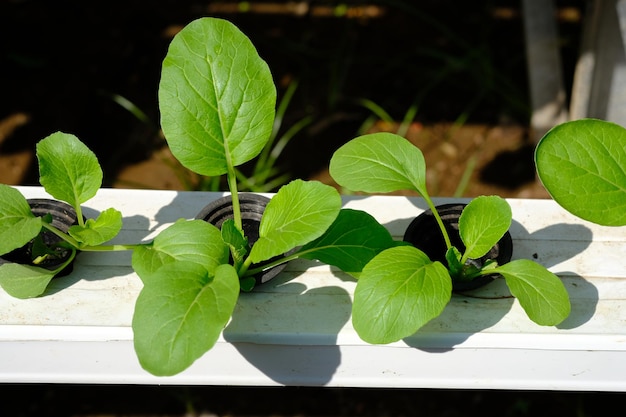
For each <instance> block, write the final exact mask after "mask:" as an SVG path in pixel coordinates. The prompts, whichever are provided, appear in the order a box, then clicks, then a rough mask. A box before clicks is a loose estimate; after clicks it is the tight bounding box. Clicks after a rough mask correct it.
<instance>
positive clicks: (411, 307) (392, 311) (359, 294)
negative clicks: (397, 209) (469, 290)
mask: <svg viewBox="0 0 626 417" xmlns="http://www.w3.org/2000/svg"><path fill="white" fill-rule="evenodd" d="M451 295H452V281H451V280H450V276H449V275H448V271H447V270H446V268H445V267H444V266H443V265H442V264H441V263H439V262H431V261H430V259H428V256H426V254H424V253H423V252H421V251H420V250H418V249H416V248H414V247H412V246H399V247H395V248H391V249H387V250H385V251H383V252H381V253H380V254H379V255H377V256H376V257H375V258H374V259H372V260H371V261H370V263H368V264H367V266H366V267H365V268H364V269H363V272H362V273H361V276H360V277H359V280H358V282H357V286H356V290H355V292H354V304H353V306H352V324H353V325H354V329H355V330H356V331H357V333H358V334H359V336H360V337H361V338H362V339H363V340H364V341H366V342H368V343H391V342H395V341H398V340H400V339H402V338H404V337H407V336H410V335H412V334H413V333H415V332H416V331H417V330H418V329H419V328H420V327H422V326H423V325H425V324H426V323H428V322H429V321H430V320H431V319H433V318H435V317H437V316H438V315H440V314H441V313H442V312H443V309H444V308H445V306H446V305H447V304H448V302H449V301H450V297H451Z"/></svg>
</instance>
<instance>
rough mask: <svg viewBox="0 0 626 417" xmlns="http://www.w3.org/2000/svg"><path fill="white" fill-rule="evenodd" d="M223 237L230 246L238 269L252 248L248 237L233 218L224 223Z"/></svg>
mask: <svg viewBox="0 0 626 417" xmlns="http://www.w3.org/2000/svg"><path fill="white" fill-rule="evenodd" d="M222 239H223V240H224V243H226V244H227V245H228V247H229V248H230V254H231V255H232V257H233V260H234V263H235V269H237V270H238V269H239V266H240V265H241V264H242V263H243V261H244V259H245V257H246V255H247V254H248V251H249V250H250V246H249V245H248V238H247V237H245V236H244V235H243V233H242V232H241V230H239V229H237V226H235V221H234V220H233V219H228V220H226V221H225V222H224V223H222Z"/></svg>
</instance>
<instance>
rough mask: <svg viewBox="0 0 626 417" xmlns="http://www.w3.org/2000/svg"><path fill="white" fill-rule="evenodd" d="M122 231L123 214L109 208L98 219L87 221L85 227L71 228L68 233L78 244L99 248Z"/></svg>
mask: <svg viewBox="0 0 626 417" xmlns="http://www.w3.org/2000/svg"><path fill="white" fill-rule="evenodd" d="M121 229H122V213H120V212H119V211H117V210H116V209H114V208H109V209H106V210H104V211H103V212H102V213H100V215H99V216H98V218H97V219H87V221H86V222H85V225H84V226H79V225H74V226H71V227H70V228H69V230H68V233H69V234H70V235H71V236H72V237H73V238H74V239H76V240H77V241H78V242H81V243H84V244H85V245H89V246H97V245H101V244H103V243H104V242H107V241H109V240H111V239H113V238H114V237H115V236H117V234H118V233H119V232H120V230H121Z"/></svg>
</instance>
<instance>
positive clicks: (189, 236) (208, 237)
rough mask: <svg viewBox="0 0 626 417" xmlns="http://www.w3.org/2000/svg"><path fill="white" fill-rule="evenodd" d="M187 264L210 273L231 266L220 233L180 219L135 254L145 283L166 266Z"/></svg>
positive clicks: (200, 222)
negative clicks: (199, 267) (177, 262)
mask: <svg viewBox="0 0 626 417" xmlns="http://www.w3.org/2000/svg"><path fill="white" fill-rule="evenodd" d="M175 261H188V262H191V263H197V264H199V265H202V266H203V267H204V268H205V269H206V270H207V271H209V273H210V274H212V273H213V271H214V270H215V268H217V266H218V265H221V264H225V263H228V246H226V244H225V243H224V241H223V240H222V235H221V233H220V231H219V230H218V229H217V228H216V227H215V226H213V225H211V224H209V223H207V222H205V221H203V220H188V221H187V220H180V221H178V222H176V223H174V224H173V225H171V226H170V227H168V228H167V229H165V230H163V231H162V232H161V233H159V234H158V235H157V237H156V238H155V239H154V241H153V242H152V243H151V244H147V245H143V246H139V247H137V248H135V250H134V251H133V257H132V266H133V269H134V270H135V272H137V275H139V277H140V278H141V279H142V281H144V283H145V282H146V281H147V280H148V279H149V277H150V276H151V275H152V274H154V273H155V272H156V271H158V270H159V269H160V268H161V267H163V266H164V265H166V264H169V263H172V262H175Z"/></svg>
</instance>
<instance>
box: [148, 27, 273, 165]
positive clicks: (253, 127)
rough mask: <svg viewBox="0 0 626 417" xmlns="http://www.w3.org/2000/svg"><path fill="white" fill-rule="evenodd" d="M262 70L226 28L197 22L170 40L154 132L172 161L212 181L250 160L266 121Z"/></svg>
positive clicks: (244, 41) (267, 82)
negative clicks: (157, 131) (159, 134)
mask: <svg viewBox="0 0 626 417" xmlns="http://www.w3.org/2000/svg"><path fill="white" fill-rule="evenodd" d="M275 104H276V88H275V87H274V82H273V79H272V74H271V72H270V70H269V67H268V66H267V64H266V63H265V61H263V60H262V59H261V58H260V57H259V55H258V53H257V51H256V49H255V48H254V46H253V45H252V42H250V39H248V37H247V36H246V35H244V34H243V33H242V32H241V31H240V30H239V29H237V28H236V27H235V26H234V25H233V24H232V23H230V22H228V21H226V20H221V19H215V18H201V19H197V20H195V21H193V22H191V23H189V24H188V25H187V26H185V28H184V29H183V30H182V31H180V32H179V33H178V34H177V35H176V36H175V37H174V39H173V40H172V42H171V43H170V46H169V50H168V52H167V56H166V57H165V60H164V61H163V68H162V73H161V81H160V84H159V108H160V109H161V126H162V128H163V133H164V135H165V138H166V139H167V143H168V145H169V147H170V149H171V151H172V153H173V154H174V156H175V157H176V158H177V159H178V160H179V161H180V162H181V163H182V164H183V165H184V166H185V167H187V168H189V169H190V170H192V171H194V172H197V173H198V174H202V175H207V176H216V175H222V174H225V173H226V172H227V171H228V163H229V161H230V163H231V164H232V166H237V165H240V164H243V163H244V162H247V161H249V160H251V159H252V158H254V157H255V156H257V155H258V154H259V153H260V152H261V150H262V149H263V147H264V146H265V144H266V143H267V141H268V140H269V137H270V134H271V132H272V126H273V123H274V113H275V109H274V107H275Z"/></svg>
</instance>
